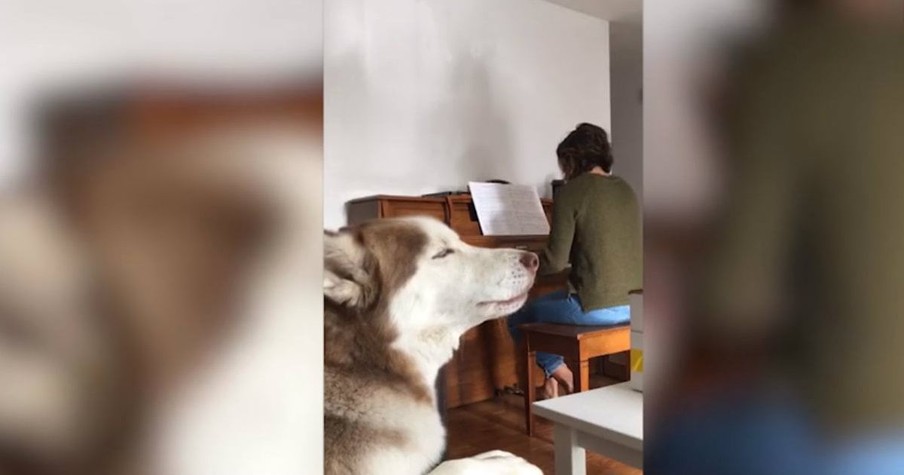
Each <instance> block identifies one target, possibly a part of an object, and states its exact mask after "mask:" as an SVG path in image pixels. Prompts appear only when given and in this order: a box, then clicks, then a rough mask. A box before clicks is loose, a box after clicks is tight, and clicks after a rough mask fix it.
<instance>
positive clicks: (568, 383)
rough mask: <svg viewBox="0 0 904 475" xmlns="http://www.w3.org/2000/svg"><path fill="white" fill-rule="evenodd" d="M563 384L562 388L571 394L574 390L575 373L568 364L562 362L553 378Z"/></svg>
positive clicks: (554, 372)
mask: <svg viewBox="0 0 904 475" xmlns="http://www.w3.org/2000/svg"><path fill="white" fill-rule="evenodd" d="M549 379H554V380H556V381H558V382H559V384H561V386H562V389H564V390H565V393H566V394H571V393H573V392H574V374H572V373H571V370H570V369H568V365H566V364H564V363H563V364H562V366H559V367H558V368H557V369H556V370H555V371H553V373H552V378H549Z"/></svg>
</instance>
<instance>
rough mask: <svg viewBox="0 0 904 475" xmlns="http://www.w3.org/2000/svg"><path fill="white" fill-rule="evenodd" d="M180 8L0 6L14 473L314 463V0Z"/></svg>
mask: <svg viewBox="0 0 904 475" xmlns="http://www.w3.org/2000/svg"><path fill="white" fill-rule="evenodd" d="M163 3H164V4H161V2H142V1H132V2H112V1H107V0H89V1H84V2H55V1H51V2H18V1H13V2H3V4H2V5H0V37H2V38H4V41H3V44H2V46H0V48H2V53H0V55H2V56H3V58H4V67H3V71H2V72H0V143H2V145H0V474H4V475H5V474H11V475H28V474H47V475H51V474H66V475H69V474H73V475H79V474H85V475H87V474H92V475H94V474H97V475H100V474H129V475H170V474H172V475H176V474H186V475H203V474H210V475H227V474H250V473H261V474H291V473H316V472H318V471H320V470H321V468H320V467H321V465H320V464H321V462H320V460H321V457H322V455H321V454H322V452H323V448H322V442H321V440H322V436H321V432H322V430H321V420H322V419H321V418H322V416H321V413H322V382H321V381H322V372H321V369H320V368H321V365H322V363H321V358H322V354H323V351H322V348H323V347H322V344H323V343H322V341H323V340H322V317H321V315H322V300H321V292H320V290H319V289H320V285H321V284H320V280H321V277H320V274H321V271H320V267H321V264H320V263H321V259H320V255H321V245H322V244H321V242H322V238H321V229H322V218H321V215H322V210H321V208H322V201H321V196H322V190H321V169H322V138H321V135H322V84H321V79H320V78H321V75H322V66H321V61H322V59H321V57H320V54H321V53H320V51H321V47H320V38H321V30H322V27H321V25H320V22H321V15H320V6H319V2H297V1H291V2H287V1H281V0H266V1H263V2H248V1H243V0H229V1H226V2H209V1H197V2H188V3H186V2H177V3H178V5H176V4H171V5H170V3H172V2H169V3H167V2H163ZM310 4H314V5H313V6H309V5H310ZM174 6H177V8H175V9H174V8H172V7H174ZM311 43H313V44H311Z"/></svg>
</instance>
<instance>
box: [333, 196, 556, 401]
mask: <svg viewBox="0 0 904 475" xmlns="http://www.w3.org/2000/svg"><path fill="white" fill-rule="evenodd" d="M543 209H544V211H545V212H546V217H547V219H550V220H551V216H552V200H543ZM346 211H347V213H348V223H349V224H350V225H354V224H357V223H361V222H363V221H367V220H370V219H376V218H393V217H402V216H418V215H426V216H433V217H435V218H437V219H439V220H441V221H443V222H444V223H446V224H447V225H449V226H450V227H451V228H452V229H454V230H455V231H456V232H458V234H459V235H460V236H461V238H462V240H463V241H464V242H466V243H468V244H471V245H473V246H479V247H488V248H514V249H523V250H529V251H534V252H538V251H540V250H542V249H543V248H544V247H545V246H546V242H547V240H548V236H484V235H483V234H482V233H481V231H480V224H479V223H478V221H477V213H476V211H475V210H474V204H473V202H472V201H471V196H470V195H467V194H462V195H450V196H444V197H414V196H388V195H379V196H372V197H367V198H361V199H356V200H352V201H350V202H349V203H348V204H347V210H346ZM566 279H567V276H566V275H565V274H564V273H563V274H557V275H553V276H546V277H539V278H538V279H537V281H536V282H535V283H534V287H533V289H532V290H531V297H532V298H533V297H537V296H539V295H543V294H546V293H549V292H553V291H556V290H560V289H564V288H566V285H567V284H566ZM534 370H535V371H539V370H538V369H534ZM440 378H441V379H442V380H441V381H440V382H439V383H440V384H441V385H442V386H443V389H444V398H445V407H446V408H447V409H448V408H453V407H458V406H462V405H465V404H471V403H474V402H479V401H485V400H487V399H491V398H493V397H494V396H495V395H496V394H497V392H498V391H502V390H504V389H505V388H508V387H513V386H514V385H515V383H516V382H517V381H518V377H517V368H516V363H515V346H514V343H513V341H512V339H511V337H510V336H509V333H508V329H507V326H506V321H505V319H499V320H494V321H489V322H486V323H484V324H482V325H480V326H478V327H477V328H474V329H472V330H470V331H468V332H467V333H465V334H464V336H462V338H461V346H460V347H459V349H458V351H456V352H455V355H454V356H453V358H452V361H450V362H449V364H448V365H446V367H445V368H444V369H443V371H442V374H441V376H440ZM538 378H542V376H538ZM536 380H542V379H536Z"/></svg>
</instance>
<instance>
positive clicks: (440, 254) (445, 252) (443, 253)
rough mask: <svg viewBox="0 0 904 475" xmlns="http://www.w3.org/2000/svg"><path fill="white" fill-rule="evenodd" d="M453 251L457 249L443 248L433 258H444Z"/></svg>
mask: <svg viewBox="0 0 904 475" xmlns="http://www.w3.org/2000/svg"><path fill="white" fill-rule="evenodd" d="M453 252H455V251H454V250H452V249H448V248H446V249H443V250H442V251H439V252H438V253H436V255H434V256H433V258H434V259H442V258H444V257H446V256H448V255H449V254H452V253H453Z"/></svg>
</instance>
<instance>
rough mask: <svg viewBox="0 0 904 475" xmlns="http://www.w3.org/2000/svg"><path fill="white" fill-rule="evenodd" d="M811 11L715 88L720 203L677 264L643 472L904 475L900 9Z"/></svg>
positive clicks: (793, 18)
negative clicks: (668, 342)
mask: <svg viewBox="0 0 904 475" xmlns="http://www.w3.org/2000/svg"><path fill="white" fill-rule="evenodd" d="M809 5H810V8H811V9H807V8H805V7H804V5H803V4H802V3H800V2H790V3H787V4H784V5H783V6H786V7H792V8H788V9H782V14H784V15H785V16H783V17H781V18H779V19H778V20H779V21H776V22H775V23H774V25H773V26H772V28H770V29H766V30H764V31H765V34H766V36H765V37H763V38H761V39H760V41H758V42H756V43H754V44H751V45H750V46H749V47H748V48H746V49H745V50H744V51H743V53H742V55H741V56H740V57H738V56H736V57H735V58H733V59H734V61H732V65H733V68H732V69H731V70H729V71H728V74H727V75H726V76H725V77H726V78H727V84H726V87H725V88H724V91H725V92H726V94H725V95H723V96H721V98H722V99H723V100H724V102H723V103H722V104H721V105H720V107H719V108H718V109H717V110H718V111H719V115H717V116H716V117H715V118H716V123H715V124H714V125H715V126H716V127H714V128H713V130H715V131H717V132H718V135H717V136H716V138H717V140H718V142H719V147H720V148H721V149H722V150H724V151H725V157H724V160H723V163H722V164H721V165H722V168H723V170H724V171H726V177H725V181H726V185H725V186H724V187H722V189H723V190H724V192H725V195H726V196H725V199H724V200H723V201H722V204H723V206H721V207H720V208H718V209H716V211H717V214H716V216H713V217H712V219H711V220H710V223H711V224H710V226H708V227H704V228H698V229H693V230H691V232H690V233H689V235H691V236H694V237H692V238H691V239H689V241H690V242H696V245H694V246H686V247H683V248H680V247H679V248H677V249H683V250H685V251H690V252H695V253H696V254H694V255H688V254H685V255H673V256H672V259H675V260H678V261H680V262H683V263H685V264H686V265H687V266H688V267H687V268H686V270H685V272H683V273H682V274H681V276H682V278H683V279H684V282H682V283H681V284H683V285H684V288H683V289H682V293H683V295H682V296H680V297H678V298H675V299H674V300H673V302H675V303H677V304H682V305H683V304H686V305H683V306H682V307H681V310H682V312H683V316H682V317H683V320H682V321H681V323H682V324H683V325H682V326H681V327H680V328H679V331H680V333H679V335H680V340H678V342H677V343H675V347H676V348H675V349H676V350H677V354H674V355H671V356H670V359H671V360H673V361H675V362H676V363H674V366H673V368H674V372H673V373H672V374H662V373H659V374H657V379H658V380H657V381H656V383H655V384H656V386H657V387H658V390H656V391H653V392H651V393H650V395H651V396H652V397H648V399H647V401H648V403H649V405H648V407H650V408H651V409H652V410H653V411H654V413H653V414H652V416H653V417H651V418H649V419H648V420H653V421H654V423H653V425H652V426H651V430H650V431H649V432H648V437H647V441H648V444H647V448H648V451H647V461H646V462H647V463H646V465H645V469H646V470H647V471H648V473H651V474H659V473H681V474H685V473H687V474H693V473H720V474H722V473H728V474H751V475H753V474H767V473H837V474H848V473H874V474H895V473H904V373H902V372H901V371H900V361H901V360H902V358H904V352H902V348H901V346H900V345H899V344H897V343H896V342H898V341H901V340H902V338H904V320H902V319H901V318H900V315H901V314H902V313H904V300H901V299H900V298H899V294H900V293H901V290H900V288H899V287H900V285H901V282H904V253H902V252H901V250H900V244H901V243H902V242H904V218H902V217H904V210H901V209H899V207H900V206H901V205H902V204H904V202H902V195H901V191H900V189H901V188H900V179H901V177H902V176H904V161H902V160H901V157H902V156H904V134H901V132H900V125H901V124H904V35H902V31H901V28H900V27H901V23H900V22H901V18H902V13H904V9H902V8H901V3H900V2H889V1H863V2H861V1H859V0H858V1H850V2H845V1H839V2H809ZM646 229H647V239H648V242H649V241H650V240H659V239H664V238H666V237H668V236H666V235H665V234H662V235H654V234H656V233H669V232H673V233H674V232H675V230H674V229H673V230H672V231H668V230H667V229H666V228H660V229H657V228H656V227H655V226H648V227H647V228H646ZM701 244H703V245H704V246H705V247H701ZM689 256H690V258H689ZM662 258H663V257H662V256H659V257H657V259H662ZM650 259H651V257H650V254H649V253H648V254H647V262H649V260H650ZM646 275H648V276H649V275H651V273H650V272H647V273H646ZM679 285H680V284H679ZM646 287H647V288H650V287H651V286H646ZM651 293H652V290H651ZM650 321H653V320H652V319H650ZM651 328H655V327H654V325H651ZM654 345H655V343H652V342H651V343H650V346H654ZM651 353H652V351H651ZM650 366H653V365H652V364H651V365H650ZM666 378H667V379H666Z"/></svg>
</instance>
